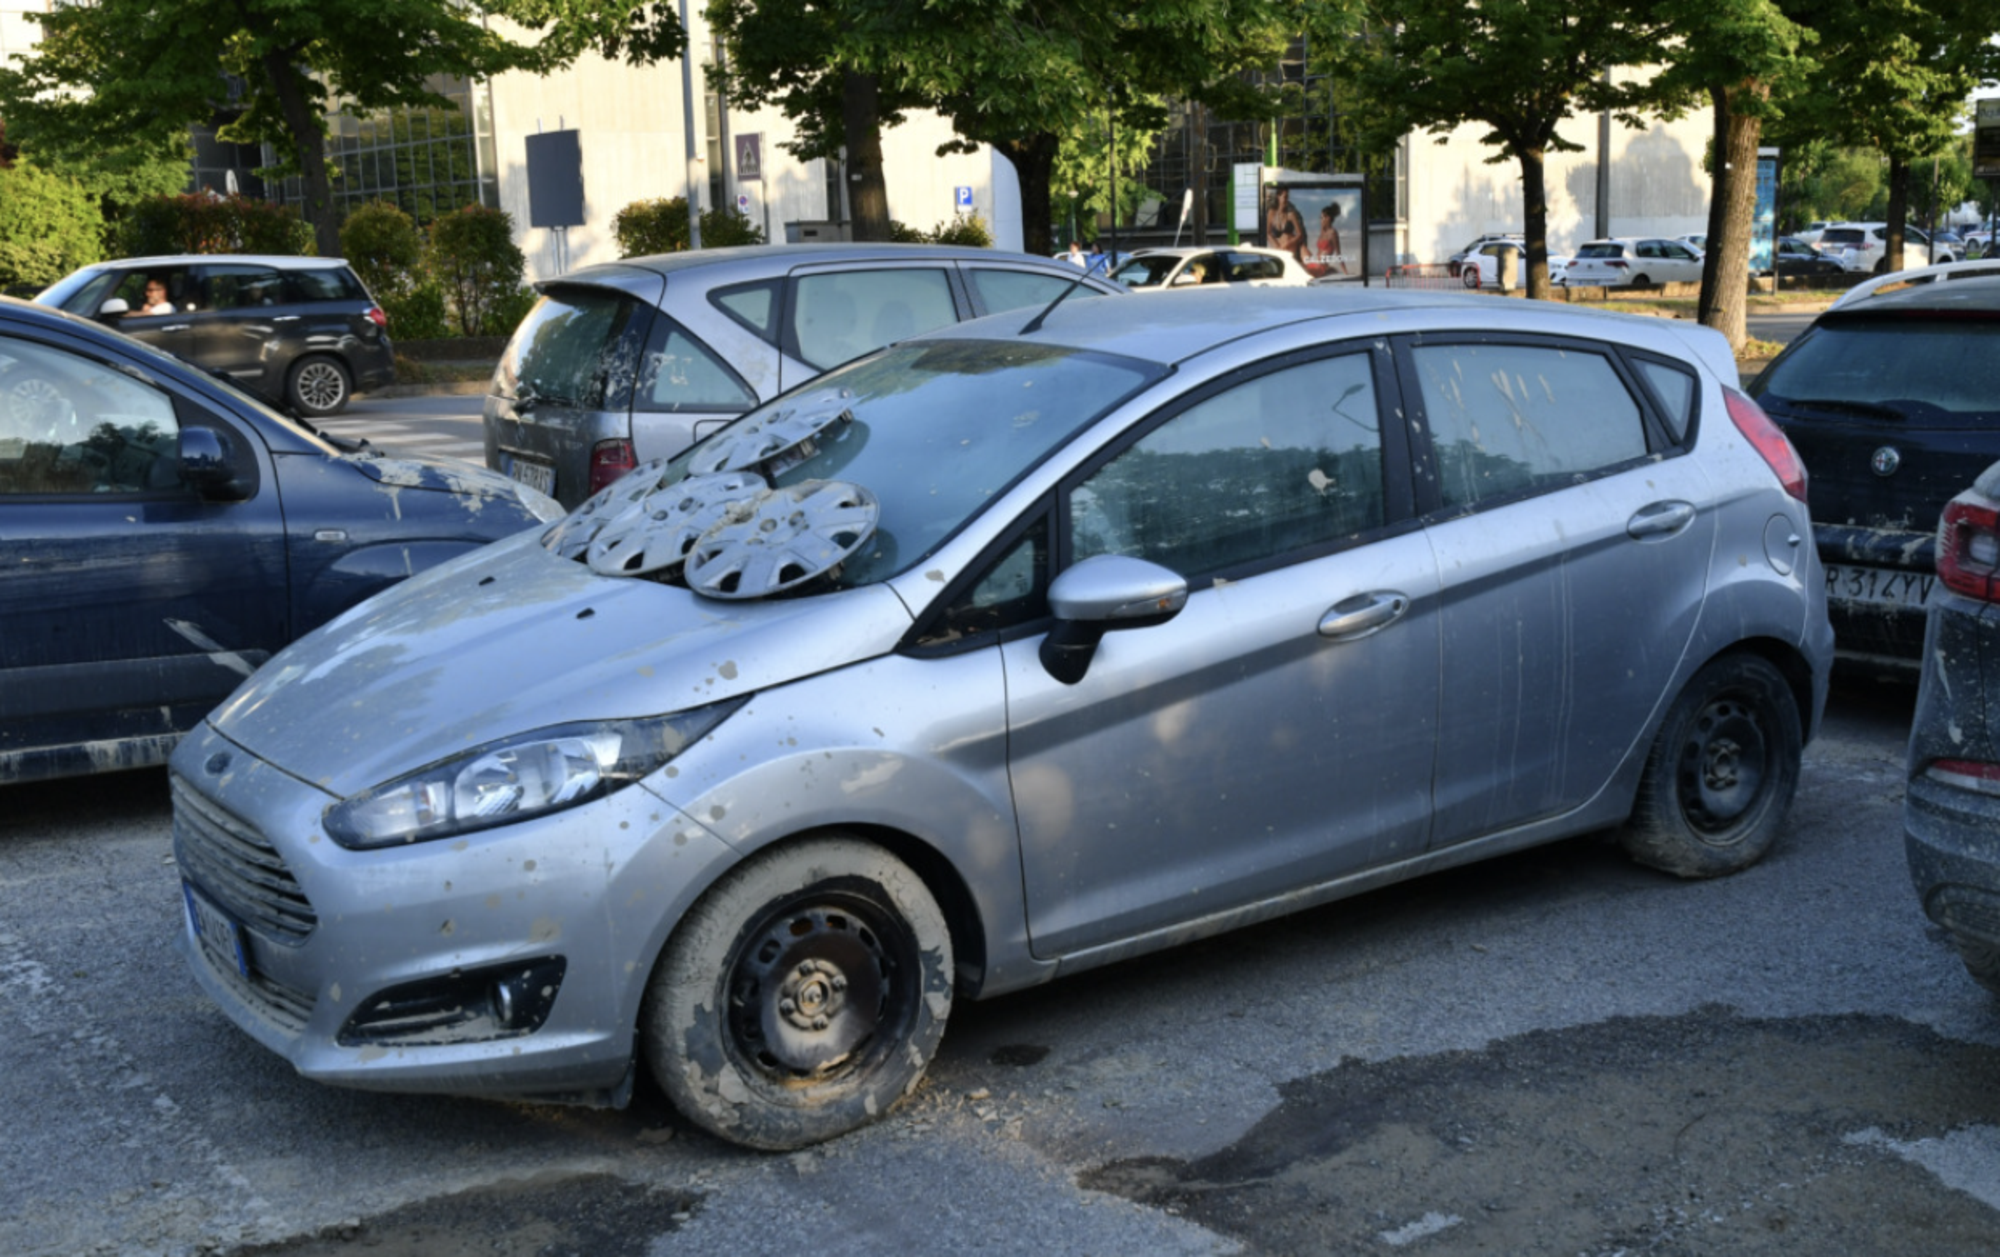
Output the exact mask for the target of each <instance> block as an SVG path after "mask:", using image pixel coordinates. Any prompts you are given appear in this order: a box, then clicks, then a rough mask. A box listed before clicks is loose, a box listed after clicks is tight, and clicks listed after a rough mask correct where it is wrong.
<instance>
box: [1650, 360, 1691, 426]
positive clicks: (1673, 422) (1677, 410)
mask: <svg viewBox="0 0 2000 1257" xmlns="http://www.w3.org/2000/svg"><path fill="white" fill-rule="evenodd" d="M1638 365H1639V374H1640V375H1643V376H1645V377H1646V383H1647V384H1649V385H1651V386H1652V389H1653V393H1654V395H1655V396H1657V397H1658V398H1659V399H1660V406H1661V409H1662V410H1663V412H1664V413H1665V414H1666V416H1667V431H1668V432H1670V433H1672V434H1673V438H1674V440H1675V441H1676V442H1680V441H1685V440H1687V434H1688V428H1689V426H1690V425H1691V424H1692V423H1693V422H1694V396H1695V394H1694V390H1695V380H1694V376H1693V375H1692V374H1691V373H1689V372H1687V371H1683V370H1681V369H1680V368H1679V367H1670V366H1668V365H1666V364H1665V363H1663V362H1648V361H1645V360H1643V359H1642V360H1640V362H1639V364H1638Z"/></svg>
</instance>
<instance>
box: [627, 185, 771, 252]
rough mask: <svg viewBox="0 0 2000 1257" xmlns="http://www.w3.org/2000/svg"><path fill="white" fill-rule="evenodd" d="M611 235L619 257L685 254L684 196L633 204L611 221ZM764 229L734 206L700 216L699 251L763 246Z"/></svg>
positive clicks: (685, 205) (706, 211) (686, 222)
mask: <svg viewBox="0 0 2000 1257" xmlns="http://www.w3.org/2000/svg"><path fill="white" fill-rule="evenodd" d="M611 234H612V236H613V237H614V238H616V239H617V241H618V256H619V257H627V258H630V257H642V256H644V255H647V254H652V253H685V252H686V251H687V247H688V209H687V198H686V197H684V196H676V197H668V198H663V199H656V200H651V201H634V202H632V203H631V204H630V205H627V206H626V207H625V208H624V209H622V210H619V211H618V215H617V217H615V218H613V219H612V220H611ZM763 243H764V229H763V228H761V227H759V226H757V225H756V224H755V223H752V222H751V221H750V218H749V216H748V215H745V214H740V213H738V212H737V211H736V209H735V207H734V206H729V207H725V208H723V209H705V210H703V211H702V212H701V247H702V248H704V249H722V248H727V247H729V246H730V245H739V244H763Z"/></svg>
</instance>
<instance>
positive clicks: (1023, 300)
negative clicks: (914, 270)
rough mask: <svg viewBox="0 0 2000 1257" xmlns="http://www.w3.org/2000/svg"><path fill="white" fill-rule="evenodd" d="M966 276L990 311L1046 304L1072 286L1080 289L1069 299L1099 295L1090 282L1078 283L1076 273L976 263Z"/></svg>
mask: <svg viewBox="0 0 2000 1257" xmlns="http://www.w3.org/2000/svg"><path fill="white" fill-rule="evenodd" d="M965 277H966V279H967V280H968V281H969V282H970V283H971V284H972V291H973V293H974V294H975V295H976V296H977V297H978V299H979V305H980V308H981V309H983V310H985V311H986V313H988V314H999V313H1000V312H1001V311H1003V310H1020V309H1025V308H1027V307H1028V306H1036V307H1040V306H1045V305H1047V304H1048V303H1049V302H1051V301H1054V300H1055V299H1056V298H1057V297H1058V296H1060V295H1061V294H1062V292H1063V290H1065V289H1067V288H1072V287H1074V288H1075V289H1076V291H1075V292H1072V293H1070V295H1069V296H1068V297H1067V298H1066V299H1065V300H1066V301H1075V300H1076V299H1077V298H1078V297H1095V296H1097V295H1098V292H1097V290H1096V289H1095V288H1092V287H1091V286H1090V285H1088V284H1079V283H1077V282H1076V280H1077V277H1076V276H1075V275H1044V274H1041V273H1039V272H1037V271H1004V270H996V269H994V268H992V267H987V266H973V267H967V268H966V271H965Z"/></svg>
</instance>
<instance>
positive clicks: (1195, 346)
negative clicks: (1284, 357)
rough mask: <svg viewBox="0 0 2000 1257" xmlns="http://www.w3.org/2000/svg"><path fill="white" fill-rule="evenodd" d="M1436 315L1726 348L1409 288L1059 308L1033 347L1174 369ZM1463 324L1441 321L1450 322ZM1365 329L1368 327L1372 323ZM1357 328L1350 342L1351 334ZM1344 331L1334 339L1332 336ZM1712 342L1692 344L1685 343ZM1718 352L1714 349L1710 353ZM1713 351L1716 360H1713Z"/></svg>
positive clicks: (1642, 328) (1606, 317)
mask: <svg viewBox="0 0 2000 1257" xmlns="http://www.w3.org/2000/svg"><path fill="white" fill-rule="evenodd" d="M1422 310H1436V311H1439V312H1440V313H1441V314H1445V315H1447V316H1448V317H1446V318H1444V319H1443V320H1441V324H1440V325H1441V326H1444V325H1451V326H1455V327H1459V328H1466V329H1475V330H1481V331H1500V330H1509V329H1511V330H1517V331H1522V332H1528V331H1549V330H1552V329H1553V328H1554V327H1555V326H1556V325H1558V324H1560V325H1561V326H1562V327H1563V328H1564V330H1566V331H1570V332H1572V334H1577V335H1589V334H1593V333H1594V334H1595V335H1596V337H1597V338H1598V339H1604V340H1618V341H1634V342H1644V341H1651V340H1655V339H1657V338H1659V337H1662V336H1664V337H1666V338H1668V343H1670V344H1678V345H1679V346H1680V348H1679V349H1678V350H1676V351H1675V352H1676V355H1677V356H1680V357H1685V358H1701V359H1702V360H1703V361H1704V362H1706V363H1707V365H1708V366H1709V369H1710V370H1716V369H1717V366H1716V363H1717V362H1718V361H1726V360H1728V342H1727V341H1724V340H1723V339H1722V338H1721V335H1720V334H1719V333H1716V332H1714V331H1712V330H1710V329H1707V328H1702V327H1700V326H1699V325H1694V324H1689V323H1687V322H1684V321H1676V320H1669V319H1658V318H1652V317H1649V316H1646V315H1637V314H1616V313H1611V312H1607V311H1601V310H1570V309H1568V308H1566V307H1564V306H1560V305H1555V304H1551V303H1548V302H1527V301H1495V300H1493V299H1492V298H1489V297H1481V296H1476V295H1473V294H1470V293H1455V292H1442V291H1418V292H1412V291H1409V290H1407V289H1403V290H1392V289H1384V288H1362V287H1358V286H1355V285H1342V286H1340V287H1300V288H1246V287H1232V286H1223V285H1216V286H1215V287H1213V288H1208V287H1200V288H1196V289H1194V290H1192V291H1189V292H1187V293H1184V294H1181V295H1180V296H1177V297H1176V298H1175V299H1174V300H1172V301H1151V300H1147V301H1118V302H1095V301H1065V302H1062V303H1061V304H1059V305H1056V306H1055V307H1053V308H1052V309H1049V310H1048V316H1047V318H1046V319H1045V320H1044V321H1043V323H1042V325H1041V328H1040V330H1039V331H1037V332H1034V333H1032V334H1031V338H1032V339H1034V340H1037V341H1042V340H1047V341H1050V342H1053V343H1055V344H1060V345H1067V346H1069V347H1071V348H1074V349H1085V350H1094V351H1098V352H1102V353H1110V354H1117V355H1119V356H1121V357H1127V358H1136V359H1139V360H1141V361H1148V362H1158V363H1162V364H1167V365H1172V364H1176V363H1180V362H1184V361H1187V360H1188V359H1190V358H1193V357H1195V356H1197V355H1199V354H1202V353H1205V352H1207V351H1209V350H1211V349H1215V348H1216V347H1218V346H1220V345H1223V344H1226V343H1228V342H1231V341H1234V340H1240V339H1242V338H1243V337H1246V336H1255V335H1257V334H1259V333H1262V332H1268V331H1273V330H1277V329H1280V328H1285V327H1291V326H1296V325H1298V324H1301V323H1307V322H1311V321H1313V320H1316V319H1330V318H1341V319H1354V320H1356V321H1357V324H1359V322H1360V320H1362V319H1366V318H1368V316H1373V315H1381V314H1391V313H1401V312H1409V311H1422ZM1454 315H1458V316H1467V317H1449V316H1454ZM1034 318H1035V312H1034V311H1033V310H1032V309H1020V310H1010V311H1007V312H1005V313H1002V314H995V315H988V316H987V317H986V318H983V319H974V320H972V321H970V322H967V323H959V324H956V325H954V326H951V327H945V328H940V329H938V330H937V331H935V332H930V333H927V334H926V335H925V336H924V337H923V339H925V340H937V339H966V340H985V339H992V338H994V337H996V336H1000V337H1007V338H1012V337H1015V336H1018V335H1019V334H1020V331H1021V328H1023V327H1024V326H1026V325H1027V324H1028V323H1029V322H1030V321H1032V320H1033V319H1034ZM1371 325H1372V324H1371ZM1362 331H1363V327H1362V326H1360V325H1357V326H1356V328H1355V329H1354V332H1353V333H1352V334H1355V335H1359V334H1361V333H1362ZM1342 334H1345V333H1335V334H1334V335H1335V336H1336V337H1337V336H1339V335H1342ZM1691 336H1693V337H1697V338H1699V337H1706V338H1709V339H1710V340H1712V342H1713V344H1709V345H1697V344H1696V343H1695V341H1694V340H1691V339H1690V337H1691ZM1717 346H1720V348H1719V350H1717V349H1716V347H1717ZM1717 352H1719V353H1720V355H1721V358H1720V359H1718V358H1716V357H1715V353H1717Z"/></svg>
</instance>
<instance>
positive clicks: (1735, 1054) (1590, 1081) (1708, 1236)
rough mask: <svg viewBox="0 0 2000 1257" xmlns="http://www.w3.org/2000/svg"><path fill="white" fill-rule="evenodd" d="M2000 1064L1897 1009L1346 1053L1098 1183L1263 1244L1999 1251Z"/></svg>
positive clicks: (1695, 1017)
mask: <svg viewBox="0 0 2000 1257" xmlns="http://www.w3.org/2000/svg"><path fill="white" fill-rule="evenodd" d="M1996 1079H2000V1049H1994V1048H1990V1047H1981V1046H1976V1045H1968V1044H1962V1043H1953V1042H1950V1041H1947V1040H1944V1039H1941V1038H1939V1037H1938V1036H1936V1035H1934V1034H1932V1033H1931V1032H1930V1031H1928V1030H1926V1029H1923V1028H1921V1027H1917V1026H1912V1025H1910V1024H1908V1023H1906V1022H1901V1021H1897V1020H1894V1019H1890V1018H1874V1017H1867V1018H1863V1017H1837V1018H1833V1017H1830V1018H1809V1019H1802V1020H1796V1021H1751V1020H1745V1019H1742V1018H1740V1017H1737V1016H1735V1015H1733V1014H1732V1013H1730V1012H1728V1011H1727V1010H1723V1009H1704V1010H1700V1011H1698V1012H1695V1013H1691V1014H1688V1015H1686V1016H1682V1017H1675V1018H1620V1019H1615V1020H1612V1021H1609V1022H1605V1023H1602V1024H1599V1025H1593V1026H1588V1027H1584V1028H1580V1029H1575V1030H1567V1031H1543V1032H1536V1033H1533V1034H1527V1035H1523V1036H1521V1037H1519V1038H1516V1039H1510V1040H1507V1041H1504V1042H1500V1043H1495V1044H1493V1045H1492V1046H1491V1047H1489V1048H1487V1049H1486V1050H1484V1051H1480V1052H1464V1053H1449V1054H1445V1055H1441V1056H1435V1057H1426V1058H1422V1059H1414V1060H1395V1061H1388V1062H1383V1063H1380V1064H1369V1063H1364V1062H1359V1061H1349V1062H1347V1063H1344V1064H1342V1065H1341V1066H1340V1067H1338V1068H1336V1069H1333V1070H1330V1071H1328V1072H1326V1073H1324V1074H1320V1075H1317V1076H1314V1077H1311V1078H1307V1079H1303V1080H1300V1081H1299V1082H1296V1083H1294V1084H1291V1085H1290V1086H1289V1087H1287V1088H1286V1089H1285V1098H1284V1101H1283V1103H1282V1104H1281V1105H1280V1106H1279V1107H1278V1108H1277V1109H1275V1110H1273V1111H1272V1112H1271V1114H1270V1115H1269V1116H1267V1117H1266V1118H1265V1119H1264V1120H1263V1121H1262V1122H1260V1123H1259V1124H1258V1125H1257V1126H1256V1127H1255V1128H1253V1129H1252V1130H1251V1131H1250V1132H1249V1133H1248V1134H1247V1135H1245V1136H1244V1138H1243V1139H1241V1140H1239V1141H1238V1142H1237V1143H1236V1144H1234V1145H1233V1146H1231V1147H1229V1148H1226V1149H1224V1150H1222V1151H1221V1152H1218V1153H1215V1154H1214V1155H1211V1156H1208V1157H1204V1158H1202V1159H1200V1160H1198V1161H1193V1162H1180V1161H1170V1160H1158V1159H1149V1160H1141V1161H1124V1162H1116V1163H1113V1164H1110V1165H1106V1166H1104V1167H1102V1168H1100V1169H1098V1170H1095V1171H1092V1172H1090V1173H1088V1174H1086V1175H1085V1176H1083V1179H1082V1183H1083V1185H1084V1186H1086V1187H1090V1188H1095V1189H1098V1190H1101V1191H1109V1192H1114V1193H1117V1194H1119V1195H1123V1196H1126V1197H1129V1198H1131V1199H1133V1200H1136V1201H1139V1202H1141V1203H1144V1204H1149V1205H1152V1206H1155V1207H1158V1208H1163V1209H1165V1210H1167V1211H1169V1212H1172V1213H1176V1214H1179V1215H1182V1216H1184V1217H1187V1218H1189V1219H1191V1220H1194V1221H1197V1222H1199V1223H1201V1224H1202V1225H1204V1226H1206V1227H1209V1228H1211V1229H1213V1230H1215V1231H1218V1232H1221V1233H1224V1234H1227V1235H1231V1236H1235V1237H1238V1238H1240V1239H1242V1240H1244V1241H1245V1242H1247V1243H1248V1244H1250V1245H1251V1246H1252V1247H1253V1248H1255V1249H1257V1250H1260V1251H1265V1252H1278V1253H1305V1252H1312V1253H1360V1252H1370V1253H1385V1252H1393V1251H1408V1252H1412V1253H1424V1254H1458V1253H1551V1254H1565V1255H1568V1254H1615V1253H1627V1254H1637V1253H1665V1254H1676V1255H1678V1254H1687V1255H1689V1257H1693V1255H1695V1254H1714V1253H1740V1254H1752V1255H1762V1254H1772V1255H1776V1254H1788V1255H1789V1254H1797V1253H1839V1252H1848V1253H1863V1252H1877V1253H1887V1252H1922V1253H1926V1254H1933V1255H1936V1257H1946V1255H1949V1254H1959V1253H1964V1254H1991V1253H1992V1252H1993V1251H1994V1244H1995V1240H1994V1236H1995V1234H1996V1226H2000V1215H1996V1212H1995V1210H1996V1208H2000V1166H1993V1165H1990V1164H1986V1163H1982V1162H1981V1161H1980V1160H1979V1158H1980V1157H1982V1156H1984V1157H1988V1158H1990V1156H1991V1148H1992V1146H1993V1145H1992V1143H1991V1141H1985V1142H1984V1143H1983V1145H1982V1146H1983V1148H1984V1149H1985V1151H1984V1152H1981V1151H1978V1150H1976V1149H1975V1150H1974V1151H1973V1152H1972V1153H1971V1154H1970V1156H1971V1158H1972V1162H1973V1164H1972V1171H1973V1172H1972V1173H1971V1174H1969V1175H1968V1174H1966V1173H1964V1172H1961V1171H1962V1170H1963V1167H1954V1166H1953V1165H1952V1164H1951V1162H1952V1160H1953V1157H1954V1156H1955V1155H1956V1154H1955V1151H1954V1150H1955V1148H1957V1147H1958V1145H1957V1143H1955V1142H1954V1140H1953V1139H1952V1136H1953V1133H1954V1132H1963V1131H1966V1130H1967V1129H1968V1128H1970V1129H1972V1130H1973V1131H1977V1130H1978V1129H1979V1128H1981V1127H1990V1126H1992V1125H1994V1124H1995V1123H1996V1122H2000V1087H1996V1086H1995V1085H1994V1084H1995V1080H1996ZM1919 1161H1921V1162H1923V1163H1924V1164H1923V1165H1920V1164H1918V1163H1917V1162H1919ZM1926 1165H1928V1166H1931V1167H1933V1168H1924V1166H1926ZM1939 1167H1942V1168H1939ZM1934 1170H1935V1171H1936V1172H1934ZM1948 1180H1956V1181H1957V1182H1958V1183H1959V1185H1960V1186H1963V1187H1966V1190H1958V1189H1957V1188H1956V1187H1952V1186H1947V1185H1946V1182H1947V1181H1948ZM1989 1180H1990V1181H1989ZM1974 1193H1977V1194H1974ZM1981 1196H1986V1197H1987V1199H1986V1200H1985V1201H1984V1202H1982V1199H1981Z"/></svg>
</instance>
